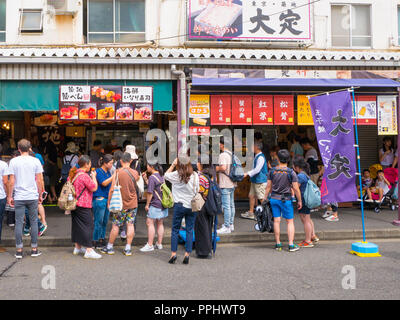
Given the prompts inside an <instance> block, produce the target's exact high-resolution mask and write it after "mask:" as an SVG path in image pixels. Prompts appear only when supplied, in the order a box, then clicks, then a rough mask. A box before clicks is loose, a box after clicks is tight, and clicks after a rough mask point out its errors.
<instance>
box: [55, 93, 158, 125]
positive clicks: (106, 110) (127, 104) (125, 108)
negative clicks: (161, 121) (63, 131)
mask: <svg viewBox="0 0 400 320" xmlns="http://www.w3.org/2000/svg"><path fill="white" fill-rule="evenodd" d="M59 116H60V120H75V121H76V120H84V121H152V120H153V87H150V86H124V87H121V86H79V85H63V86H60V97H59Z"/></svg>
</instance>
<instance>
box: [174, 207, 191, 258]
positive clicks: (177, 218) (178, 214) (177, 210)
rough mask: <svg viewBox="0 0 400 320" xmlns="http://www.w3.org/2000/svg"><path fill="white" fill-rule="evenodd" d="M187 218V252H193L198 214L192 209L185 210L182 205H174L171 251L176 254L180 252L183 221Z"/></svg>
mask: <svg viewBox="0 0 400 320" xmlns="http://www.w3.org/2000/svg"><path fill="white" fill-rule="evenodd" d="M183 217H185V222H186V243H185V250H186V252H188V253H190V252H192V247H193V228H194V222H195V221H196V212H193V211H192V209H188V208H185V207H184V206H183V205H182V203H175V204H174V215H173V217H172V230H171V251H172V252H176V251H177V250H178V236H179V230H180V228H181V224H182V219H183Z"/></svg>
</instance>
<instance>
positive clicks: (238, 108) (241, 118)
mask: <svg viewBox="0 0 400 320" xmlns="http://www.w3.org/2000/svg"><path fill="white" fill-rule="evenodd" d="M252 118H253V111H252V98H251V96H232V124H233V125H251V124H252V123H253V121H252V120H253V119H252Z"/></svg>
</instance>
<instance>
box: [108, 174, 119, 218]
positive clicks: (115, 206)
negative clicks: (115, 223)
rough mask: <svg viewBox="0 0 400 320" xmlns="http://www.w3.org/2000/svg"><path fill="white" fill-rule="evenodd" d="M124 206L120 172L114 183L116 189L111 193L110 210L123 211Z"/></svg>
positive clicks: (114, 211)
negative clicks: (119, 179)
mask: <svg viewBox="0 0 400 320" xmlns="http://www.w3.org/2000/svg"><path fill="white" fill-rule="evenodd" d="M122 208H123V203H122V195H121V186H120V184H119V181H118V173H117V174H116V180H115V185H114V190H113V193H112V195H111V199H110V205H109V208H108V210H109V211H110V212H112V213H116V212H121V211H122Z"/></svg>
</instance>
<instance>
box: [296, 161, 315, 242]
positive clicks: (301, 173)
mask: <svg viewBox="0 0 400 320" xmlns="http://www.w3.org/2000/svg"><path fill="white" fill-rule="evenodd" d="M293 169H294V170H295V171H296V173H297V178H298V181H299V186H300V193H301V200H302V203H303V207H302V208H301V209H300V210H299V214H300V219H301V222H302V223H303V225H304V233H305V235H306V236H305V239H304V241H302V242H301V243H299V247H303V248H312V247H314V244H315V243H317V242H318V241H319V239H318V237H317V236H316V235H315V230H314V223H313V221H312V219H311V209H312V208H310V207H309V206H317V204H318V203H317V202H318V199H315V200H316V203H314V204H311V201H310V203H308V198H307V196H308V197H309V198H310V195H311V196H312V195H314V197H317V198H319V205H320V204H321V201H320V199H321V193H320V192H319V190H318V192H317V191H316V190H315V191H313V190H311V189H310V188H313V187H314V186H315V184H314V182H312V181H311V179H310V177H309V174H310V166H309V164H308V163H307V162H306V161H305V160H304V158H303V157H302V156H295V158H294V160H293ZM313 185H314V186H313ZM317 188H318V187H317ZM310 192H312V193H311V194H309V195H308V194H307V193H310ZM306 198H307V199H306Z"/></svg>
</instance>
